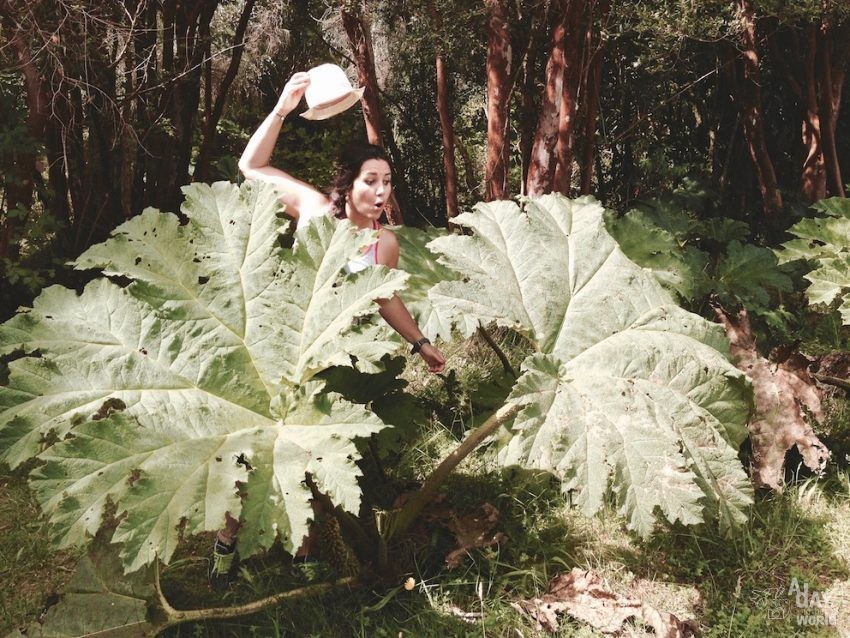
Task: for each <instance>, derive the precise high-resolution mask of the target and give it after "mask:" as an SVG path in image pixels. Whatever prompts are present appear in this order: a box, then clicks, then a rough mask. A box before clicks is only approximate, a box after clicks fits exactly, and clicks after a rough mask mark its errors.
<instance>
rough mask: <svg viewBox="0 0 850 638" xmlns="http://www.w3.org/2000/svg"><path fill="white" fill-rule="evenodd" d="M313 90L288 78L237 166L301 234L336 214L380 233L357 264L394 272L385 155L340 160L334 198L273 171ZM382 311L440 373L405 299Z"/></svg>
mask: <svg viewBox="0 0 850 638" xmlns="http://www.w3.org/2000/svg"><path fill="white" fill-rule="evenodd" d="M309 84H310V76H309V75H308V74H307V73H304V72H298V73H296V74H294V75H293V76H292V78H290V80H289V82H287V83H286V86H284V87H283V92H282V93H281V95H280V98H279V99H278V102H277V106H275V108H274V110H273V111H272V112H271V113H269V115H268V117H266V119H265V120H264V121H263V123H262V124H260V127H259V128H258V129H257V130H256V132H255V133H254V134H253V135H252V136H251V139H250V140H249V141H248V145H247V146H246V147H245V151H244V152H243V153H242V157H241V158H240V160H239V169H240V170H241V171H242V173H243V174H244V175H245V178H246V179H256V180H261V181H263V182H267V183H269V184H274V185H275V186H277V187H278V190H279V191H280V201H281V202H283V204H285V205H286V211H285V212H286V213H287V214H288V215H289V216H291V217H293V218H294V219H295V220H296V221H297V223H298V227H299V228H300V227H301V226H303V225H304V224H306V223H307V222H308V221H309V220H310V218H312V217H315V216H317V215H328V214H333V215H336V216H339V217H343V216H344V217H347V218H348V220H349V221H350V222H351V223H352V224H354V225H355V226H357V227H358V228H376V229H379V230H378V241H377V245H374V246H370V247H369V248H368V249H367V251H366V254H365V255H364V258H361V259H359V260H358V261H359V262H361V263H368V262H369V257H370V255H372V257H371V259H372V260H373V263H378V264H382V265H384V266H388V267H390V268H396V267H397V266H398V239H397V238H396V236H395V234H393V232H392V231H389V230H386V229H380V225H379V224H378V219H379V218H380V217H381V214H382V213H383V212H384V208H385V206H386V205H387V202H388V201H389V199H390V193H392V171H391V169H390V164H389V162H388V161H387V158H386V156H385V155H384V153H383V150H382V149H380V148H379V147H377V146H371V145H362V146H360V147H354V148H349V149H347V151H346V152H345V153H344V154H343V155H342V156H341V157H340V162H339V164H338V166H337V174H336V178H335V180H334V184H333V190H332V192H331V195H330V197H329V196H328V195H326V194H324V193H322V192H321V191H319V190H317V189H316V188H314V187H313V186H311V185H310V184H307V183H305V182H302V181H301V180H299V179H296V178H295V177H293V176H292V175H289V174H288V173H285V172H284V171H282V170H280V169H279V168H275V167H273V166H269V159H270V158H271V155H272V150H273V149H274V145H275V142H276V141H277V137H278V135H279V134H280V129H281V127H282V126H283V121H284V119H285V118H286V117H287V116H288V115H289V114H290V113H291V112H292V111H293V110H294V109H295V108H296V107H297V106H298V103H299V102H300V101H301V97H302V96H303V95H304V91H305V90H306V89H307V86H308V85H309ZM350 266H352V267H353V266H354V264H351V265H350ZM378 305H379V306H380V313H381V316H382V317H383V318H384V320H386V322H387V323H388V324H390V326H391V327H392V328H393V329H394V330H395V331H396V332H398V333H399V334H400V335H401V336H402V337H403V338H404V339H406V340H407V341H408V342H409V343H411V344H413V349H414V352H418V353H419V355H420V356H421V357H422V358H423V359H424V360H425V363H426V364H427V365H428V369H429V370H430V371H431V372H440V371H442V369H443V367H444V366H445V363H446V360H445V358H444V357H443V355H442V353H440V351H439V350H438V349H437V348H435V347H434V346H433V345H431V343H430V342H429V341H428V340H427V339H426V338H425V337H424V336H423V335H422V332H421V331H420V330H419V326H417V325H416V322H415V321H414V320H413V317H411V316H410V312H408V310H407V308H406V307H405V305H404V303H403V302H402V301H401V299H400V298H399V297H398V296H397V295H393V296H392V297H391V298H390V299H380V300H379V301H378Z"/></svg>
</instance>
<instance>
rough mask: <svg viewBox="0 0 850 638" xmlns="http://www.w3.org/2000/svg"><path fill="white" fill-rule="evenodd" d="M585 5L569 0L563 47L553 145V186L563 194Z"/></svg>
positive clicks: (571, 151) (568, 179) (571, 153)
mask: <svg viewBox="0 0 850 638" xmlns="http://www.w3.org/2000/svg"><path fill="white" fill-rule="evenodd" d="M586 6H587V0H571V2H570V15H569V17H568V20H567V38H566V42H565V48H564V90H563V91H562V92H561V106H560V117H559V120H558V144H557V146H556V147H555V154H556V157H557V162H556V166H555V184H554V188H555V190H556V191H557V192H559V193H563V194H564V195H567V196H569V195H570V185H571V183H572V177H573V160H574V159H575V138H576V111H577V109H578V89H579V84H580V83H581V51H582V47H581V44H582V38H581V18H582V15H583V14H584V11H585V8H586Z"/></svg>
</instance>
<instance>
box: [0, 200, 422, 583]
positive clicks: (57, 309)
mask: <svg viewBox="0 0 850 638" xmlns="http://www.w3.org/2000/svg"><path fill="white" fill-rule="evenodd" d="M184 192H185V194H186V198H187V199H186V203H185V205H184V207H183V213H184V215H186V217H187V218H188V223H186V224H185V225H180V223H179V222H178V220H177V218H176V217H175V216H174V215H170V214H163V213H159V212H157V211H155V210H147V211H145V212H144V213H143V214H142V215H140V216H138V217H136V218H134V219H132V220H130V221H128V222H127V223H125V224H124V225H122V226H121V227H119V228H118V229H117V230H116V231H115V233H114V235H113V237H112V238H111V239H110V240H108V241H107V242H105V243H104V244H100V245H97V246H94V247H93V248H91V249H90V250H89V251H87V252H86V253H85V254H83V255H82V256H81V257H80V258H79V260H78V261H77V265H78V267H81V268H85V267H99V268H102V269H103V271H104V272H105V273H106V274H108V275H117V276H120V277H123V278H128V279H130V280H132V282H133V283H131V284H130V285H129V286H127V287H126V288H120V287H118V286H117V285H115V284H113V283H111V282H110V281H108V280H106V279H100V280H96V281H94V282H92V283H91V284H89V285H88V286H87V287H86V289H85V290H84V292H83V294H82V295H77V294H75V293H74V292H73V291H70V290H66V289H63V288H60V287H58V286H56V287H52V288H49V289H47V290H46V291H45V292H44V293H43V294H42V295H41V296H40V297H39V298H38V299H37V300H36V302H35V304H34V305H33V308H32V309H31V310H29V311H27V312H23V313H21V314H19V315H18V316H16V317H15V318H13V319H12V320H11V321H9V322H7V323H6V324H4V325H3V326H2V328H0V349H2V351H3V352H14V351H21V352H23V353H24V354H26V355H29V356H24V357H21V358H18V359H17V360H15V361H12V362H11V363H10V365H9V370H10V376H9V382H8V385H7V386H6V387H3V388H0V406H2V408H3V412H2V413H0V428H2V429H0V438H2V440H3V456H2V458H3V460H4V461H6V462H7V463H9V464H10V465H12V466H15V465H18V464H20V463H22V462H23V461H25V460H27V459H29V458H31V457H32V456H34V455H38V456H39V458H40V459H41V460H42V461H44V462H45V465H43V466H41V467H39V468H38V469H37V470H36V472H35V474H34V477H33V483H32V485H33V488H34V489H35V491H36V493H37V496H38V499H39V501H40V503H41V505H42V508H43V509H44V511H45V512H46V513H47V514H48V516H49V517H50V518H51V521H52V522H53V524H54V530H55V537H56V540H57V542H58V544H59V545H60V546H65V545H69V544H78V543H82V542H85V541H87V540H88V539H89V538H90V537H91V536H92V535H94V533H95V532H96V531H97V530H98V529H99V528H100V527H101V525H102V523H103V521H104V516H105V512H106V509H105V508H106V506H107V504H109V503H111V504H114V506H115V508H116V511H115V514H116V516H117V517H118V518H119V519H120V522H119V524H118V526H117V528H116V530H115V533H114V535H113V536H112V540H113V541H114V542H122V543H123V544H124V547H123V550H122V558H123V560H124V564H125V568H126V569H128V570H135V569H138V568H140V567H142V566H143V565H145V564H147V563H150V562H151V561H153V560H154V558H156V557H159V558H160V559H161V560H163V561H165V562H167V561H168V560H169V558H170V557H171V555H172V553H173V552H174V549H175V546H176V545H177V543H178V540H179V538H180V536H181V534H182V531H181V530H182V529H184V527H185V531H186V532H189V533H197V532H199V531H203V530H214V529H217V528H218V527H220V526H221V525H222V523H223V521H224V514H225V512H228V511H229V512H230V513H231V514H232V515H233V516H238V515H239V514H240V512H241V518H242V519H243V521H244V522H245V525H244V527H243V531H242V532H241V533H240V551H241V552H243V555H246V556H247V555H250V554H252V553H254V552H257V551H260V550H262V549H265V548H268V547H269V546H270V545H271V544H272V542H273V541H274V540H275V538H276V537H277V536H280V537H281V538H282V540H283V542H284V545H285V546H286V547H288V548H292V547H293V546H297V544H298V543H300V539H301V538H302V536H303V535H304V534H305V533H306V531H307V520H308V518H309V517H310V516H311V510H310V506H309V499H310V497H311V494H310V491H309V489H308V488H307V486H306V485H305V484H304V475H305V472H309V473H310V474H312V475H313V477H314V480H315V482H316V484H317V486H318V487H319V489H321V490H322V491H323V492H325V493H327V494H329V495H330V497H331V498H332V499H333V501H334V502H335V503H336V504H337V505H339V506H341V507H342V508H343V509H345V510H348V511H350V512H354V513H356V512H357V511H358V510H359V504H360V488H359V486H358V484H357V478H358V476H359V474H360V471H359V469H358V468H357V466H356V465H355V463H354V461H355V460H356V459H357V457H358V451H357V448H356V447H355V445H354V439H355V438H357V437H362V436H367V435H369V434H371V433H374V432H377V431H379V430H381V429H382V428H383V427H384V424H383V423H382V422H381V421H380V420H379V419H378V418H377V417H376V416H374V415H373V414H371V413H369V412H367V411H366V410H364V409H363V407H361V406H356V405H354V404H351V403H349V402H347V401H344V400H342V399H341V398H340V397H339V396H338V395H335V394H328V393H323V392H322V382H320V381H318V380H312V381H311V379H313V377H314V376H315V375H316V374H317V373H318V372H320V371H322V370H324V369H326V368H328V367H330V366H333V365H343V366H350V365H352V364H353V363H352V361H353V360H356V365H358V366H359V367H361V368H363V369H367V370H375V369H377V368H376V365H375V363H376V362H377V361H378V360H379V359H380V357H382V356H383V355H384V354H386V353H387V352H390V351H392V350H394V349H395V348H396V343H397V342H396V341H392V340H389V341H388V340H387V339H386V337H385V335H386V333H387V328H386V327H383V326H381V327H378V326H375V325H373V324H370V323H368V322H365V323H364V322H363V321H355V319H357V318H358V317H362V316H364V315H367V314H369V313H371V312H372V311H373V310H374V304H373V300H374V299H376V298H382V297H387V296H389V295H391V294H392V293H393V291H395V290H397V289H399V288H400V287H401V286H402V285H403V283H404V280H405V278H406V276H405V275H404V273H401V272H399V271H389V270H388V269H386V268H384V267H375V268H370V269H367V270H366V271H363V272H360V273H356V274H352V275H346V274H345V273H344V272H343V270H342V269H343V266H344V265H345V264H346V263H347V261H348V260H349V259H350V258H351V257H352V256H353V255H355V254H356V253H357V252H358V251H359V250H361V249H362V248H363V247H364V246H365V245H367V244H368V242H369V241H370V240H371V238H370V233H354V232H352V227H351V225H350V224H349V223H347V222H342V223H336V222H335V221H333V220H331V219H327V218H322V219H319V220H317V221H316V222H314V223H312V224H311V225H310V226H308V227H306V228H303V229H300V230H299V231H297V232H296V238H297V241H298V244H297V247H296V249H295V250H294V251H289V250H284V249H281V248H280V247H279V243H278V240H279V235H280V233H281V231H282V230H283V226H284V223H282V221H281V219H280V217H279V215H280V213H279V205H278V203H277V200H276V198H275V195H274V193H273V192H272V190H271V189H268V188H265V189H261V188H258V187H256V186H255V185H245V186H243V187H242V188H237V187H235V186H233V185H230V184H225V183H218V184H214V185H212V186H206V185H200V184H196V185H192V186H189V187H186V188H185V189H184ZM69 435H70V436H69ZM56 441H59V442H58V443H56ZM51 443H54V444H53V445H51ZM249 467H250V468H251V471H250V472H249V471H248V468H249ZM237 482H239V483H241V484H242V485H243V487H242V489H241V493H240V492H239V491H238V490H237Z"/></svg>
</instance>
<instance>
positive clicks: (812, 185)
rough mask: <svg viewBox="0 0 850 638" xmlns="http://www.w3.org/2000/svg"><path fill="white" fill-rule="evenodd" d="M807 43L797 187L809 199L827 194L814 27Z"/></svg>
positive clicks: (814, 199) (819, 197)
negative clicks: (800, 155)
mask: <svg viewBox="0 0 850 638" xmlns="http://www.w3.org/2000/svg"><path fill="white" fill-rule="evenodd" d="M808 40H809V45H808V47H807V49H806V56H805V63H804V64H805V66H804V86H805V94H804V95H800V97H801V98H804V99H805V110H806V114H805V116H804V118H803V126H802V128H803V149H804V153H805V157H804V159H803V172H802V176H801V179H800V182H801V183H800V186H801V189H802V191H803V196H804V197H805V198H806V199H807V200H808V201H810V202H815V201H817V200H819V199H823V198H824V197H826V169H825V166H824V157H823V147H822V145H821V122H820V108H819V105H818V87H817V74H816V72H815V58H816V54H815V51H816V50H817V28H815V27H811V28H810V29H809V37H808Z"/></svg>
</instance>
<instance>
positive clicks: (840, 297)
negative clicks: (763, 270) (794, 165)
mask: <svg viewBox="0 0 850 638" xmlns="http://www.w3.org/2000/svg"><path fill="white" fill-rule="evenodd" d="M813 208H814V209H815V210H816V211H818V212H820V213H823V214H824V215H825V217H809V218H806V219H803V220H801V221H799V222H797V223H796V224H794V225H793V226H792V227H791V228H789V229H788V232H790V233H791V234H792V235H794V236H796V237H797V239H792V240H791V241H789V242H786V243H784V244H783V245H782V246H783V248H784V249H783V250H779V251H777V252H776V254H777V256H778V257H779V259H780V260H782V261H783V262H789V261H793V260H796V259H805V260H808V261H809V262H810V263H812V264H814V268H813V269H812V270H811V272H809V273H808V274H806V275H805V278H806V279H808V280H809V282H811V285H810V286H809V288H808V290H807V291H806V295H807V297H808V299H809V303H810V304H811V305H819V304H823V305H824V306H830V305H831V304H833V303H836V304H838V311H839V312H840V314H841V319H842V321H843V323H844V325H850V296H848V289H850V200H848V199H844V198H840V197H834V198H831V199H824V200H821V201H819V202H817V203H816V204H814V206H813Z"/></svg>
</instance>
